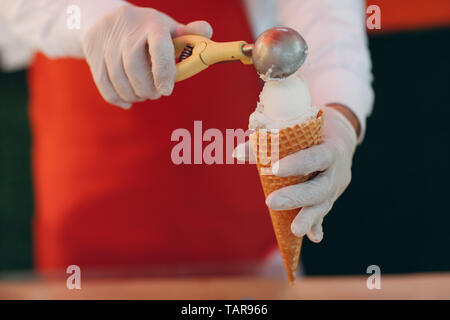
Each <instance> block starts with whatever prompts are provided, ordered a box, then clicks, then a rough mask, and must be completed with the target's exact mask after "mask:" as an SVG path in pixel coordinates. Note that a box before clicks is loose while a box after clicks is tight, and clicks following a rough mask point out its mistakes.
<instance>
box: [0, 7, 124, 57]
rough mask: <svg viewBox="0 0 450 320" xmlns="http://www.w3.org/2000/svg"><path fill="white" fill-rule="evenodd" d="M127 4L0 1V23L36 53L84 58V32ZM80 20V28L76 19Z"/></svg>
mask: <svg viewBox="0 0 450 320" xmlns="http://www.w3.org/2000/svg"><path fill="white" fill-rule="evenodd" d="M125 3H126V2H125V1H123V0H13V1H11V0H0V20H2V22H3V23H4V24H5V25H6V26H7V27H8V28H9V30H10V31H11V32H12V33H13V34H14V35H15V36H16V37H18V38H19V39H21V40H22V41H24V42H25V43H26V44H27V45H28V46H29V47H30V48H32V49H33V50H38V51H41V52H43V53H44V54H46V55H47V56H49V57H52V58H56V57H83V48H82V39H83V37H84V34H85V32H86V31H87V30H88V29H89V27H90V26H91V25H92V24H94V23H95V22H96V21H97V20H98V19H99V18H100V17H102V16H104V15H105V14H107V13H108V12H110V11H112V10H114V9H116V8H118V7H120V6H122V5H123V4H125ZM74 8H75V10H74ZM78 13H79V14H78ZM77 17H79V22H80V23H79V24H78V25H77V24H76V23H75V24H74V21H75V20H73V19H77Z"/></svg>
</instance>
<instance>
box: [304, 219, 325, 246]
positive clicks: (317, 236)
mask: <svg viewBox="0 0 450 320" xmlns="http://www.w3.org/2000/svg"><path fill="white" fill-rule="evenodd" d="M322 221H323V220H321V221H320V222H319V223H317V224H315V225H313V226H312V228H311V231H309V232H308V233H307V236H308V238H309V240H311V241H312V242H314V243H319V242H321V241H322V239H323V229H322Z"/></svg>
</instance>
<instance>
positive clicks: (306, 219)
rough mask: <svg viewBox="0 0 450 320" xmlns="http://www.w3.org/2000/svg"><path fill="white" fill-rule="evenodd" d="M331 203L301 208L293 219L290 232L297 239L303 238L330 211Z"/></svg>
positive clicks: (326, 202) (329, 201)
mask: <svg viewBox="0 0 450 320" xmlns="http://www.w3.org/2000/svg"><path fill="white" fill-rule="evenodd" d="M332 205H333V202H332V201H331V200H327V201H324V202H323V203H321V204H318V205H315V206H311V207H305V208H302V209H301V210H300V212H299V214H298V215H297V216H296V217H295V218H294V220H293V221H292V224H291V231H292V233H293V234H295V235H296V236H297V237H303V236H304V235H305V234H307V233H309V232H310V231H311V228H312V227H313V226H315V225H316V224H317V222H318V221H320V220H322V219H323V217H324V216H325V215H326V214H327V213H328V212H329V211H330V210H331V207H332Z"/></svg>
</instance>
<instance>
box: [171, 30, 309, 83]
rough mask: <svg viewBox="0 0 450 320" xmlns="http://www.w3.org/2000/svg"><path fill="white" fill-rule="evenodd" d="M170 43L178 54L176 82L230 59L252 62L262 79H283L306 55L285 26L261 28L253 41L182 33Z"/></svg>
mask: <svg viewBox="0 0 450 320" xmlns="http://www.w3.org/2000/svg"><path fill="white" fill-rule="evenodd" d="M173 43H174V47H175V55H176V56H177V57H179V58H178V63H177V78H176V81H181V80H184V79H187V78H190V77H192V76H193V75H195V74H197V73H199V72H200V71H202V70H204V69H206V68H208V67H209V66H210V65H213V64H216V63H222V62H231V61H241V62H242V63H244V64H252V63H253V64H254V67H255V69H256V71H257V72H258V73H259V74H260V75H261V76H262V77H263V78H264V79H283V78H286V77H288V76H290V75H291V74H293V73H294V72H296V71H297V70H298V69H299V68H300V67H301V66H302V64H303V63H304V62H305V59H306V56H307V55H308V46H307V44H306V42H305V40H304V39H303V38H302V36H301V35H300V34H299V33H298V32H297V31H295V30H293V29H290V28H286V27H275V28H271V29H268V30H266V31H264V32H263V33H262V34H261V35H259V36H258V38H257V39H256V41H255V44H248V43H247V42H245V41H234V42H214V41H212V40H210V39H207V38H204V37H201V36H197V35H186V36H181V37H178V38H175V39H173Z"/></svg>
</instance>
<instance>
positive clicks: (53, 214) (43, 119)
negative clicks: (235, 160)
mask: <svg viewBox="0 0 450 320" xmlns="http://www.w3.org/2000/svg"><path fill="white" fill-rule="evenodd" d="M135 2H136V3H137V4H139V5H141V6H145V5H148V6H151V7H153V8H155V9H158V10H160V11H162V12H165V13H167V14H168V15H170V16H172V17H173V18H175V19H177V20H178V21H180V22H183V23H187V22H190V21H193V20H198V19H205V20H208V21H209V22H210V23H211V24H212V26H213V28H214V37H213V38H214V39H216V40H217V41H233V40H246V41H248V42H250V41H252V37H251V34H250V30H249V26H248V24H247V22H246V17H245V14H244V11H243V8H242V7H241V3H240V2H239V1H238V0H233V1H204V0H193V1H192V0H191V1H188V2H184V3H180V2H179V1H172V0H158V1H135ZM29 81H30V90H31V110H30V112H31V125H32V134H33V138H34V139H33V153H32V155H33V172H34V187H35V203H36V209H35V221H34V222H35V224H34V226H35V261H36V267H37V268H38V269H39V270H46V271H49V270H59V271H62V270H65V268H66V267H67V266H68V265H70V264H77V265H79V266H80V267H81V268H82V269H83V268H84V269H86V268H105V267H114V268H116V267H125V268H133V267H146V266H154V265H158V264H165V265H167V264H169V265H170V264H173V265H175V264H183V263H193V262H196V263H199V262H204V261H208V262H217V263H221V262H227V263H228V262H231V263H233V262H239V261H257V260H260V259H262V257H263V256H264V255H265V254H266V253H267V252H268V251H270V250H271V249H272V248H273V247H274V246H275V243H276V242H275V238H274V235H273V231H272V227H271V223H270V218H269V214H268V212H267V208H266V207H265V205H264V196H263V193H262V190H261V187H260V184H259V178H258V175H257V171H256V169H255V167H254V166H251V165H237V164H235V165H206V164H203V165H175V164H173V162H172V161H171V150H172V148H173V146H174V145H176V144H177V142H172V141H171V134H172V132H173V131H174V130H175V129H177V128H186V129H188V130H189V131H190V132H191V134H193V122H194V121H195V120H202V121H203V131H205V130H206V129H208V128H218V129H220V130H221V131H222V133H225V129H226V128H231V129H233V128H244V129H246V128H247V126H248V116H249V114H250V113H251V112H252V111H253V110H254V108H255V106H256V101H257V98H258V93H259V91H260V83H259V79H258V77H257V75H256V73H255V72H254V70H253V68H252V67H251V66H245V65H242V64H239V63H235V64H234V63H229V64H222V65H217V66H214V67H211V68H210V69H208V70H206V71H203V72H202V73H200V74H199V75H197V76H195V77H194V78H191V79H189V80H186V81H183V82H181V83H177V84H176V86H175V90H174V93H173V94H172V95H171V96H170V97H164V98H161V99H159V100H157V101H146V102H143V103H137V104H135V105H134V106H133V107H132V109H131V110H129V111H125V110H121V109H120V108H118V107H115V106H112V105H109V104H107V103H106V102H105V101H104V100H103V99H102V98H101V96H100V94H99V93H98V91H97V88H96V86H95V84H94V82H93V80H92V76H91V73H90V71H89V68H88V65H87V64H86V63H85V61H82V60H74V59H57V60H50V59H48V58H46V57H45V56H44V55H42V54H38V55H37V56H36V59H35V61H34V63H33V66H32V68H31V70H30V73H29ZM207 144H208V142H207V143H204V146H205V145H207Z"/></svg>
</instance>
